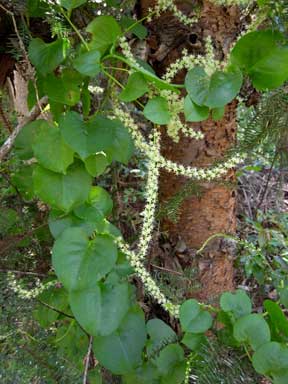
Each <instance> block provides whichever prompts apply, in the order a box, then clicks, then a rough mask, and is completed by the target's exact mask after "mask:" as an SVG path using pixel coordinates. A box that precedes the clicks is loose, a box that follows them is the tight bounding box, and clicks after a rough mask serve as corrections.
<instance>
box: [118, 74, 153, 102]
mask: <svg viewBox="0 0 288 384" xmlns="http://www.w3.org/2000/svg"><path fill="white" fill-rule="evenodd" d="M148 90H149V88H148V85H147V82H146V80H145V78H144V76H143V75H141V73H139V72H135V73H132V75H130V76H129V79H128V82H127V84H126V87H125V88H124V89H123V91H122V92H121V93H120V95H119V99H120V100H122V101H126V102H129V101H133V100H136V99H138V97H141V96H143V95H144V94H145V93H146V92H148Z"/></svg>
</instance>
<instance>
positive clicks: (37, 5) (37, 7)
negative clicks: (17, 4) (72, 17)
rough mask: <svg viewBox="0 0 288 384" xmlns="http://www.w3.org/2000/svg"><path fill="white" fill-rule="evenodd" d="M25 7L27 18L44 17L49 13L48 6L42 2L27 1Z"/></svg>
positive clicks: (36, 0) (38, 0)
mask: <svg viewBox="0 0 288 384" xmlns="http://www.w3.org/2000/svg"><path fill="white" fill-rule="evenodd" d="M25 5H26V7H25V8H26V10H27V13H28V15H29V17H45V15H46V12H47V11H49V4H47V3H45V2H44V1H42V0H27V1H26V4H25Z"/></svg>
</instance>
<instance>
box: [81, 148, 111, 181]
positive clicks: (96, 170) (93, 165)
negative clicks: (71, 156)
mask: <svg viewBox="0 0 288 384" xmlns="http://www.w3.org/2000/svg"><path fill="white" fill-rule="evenodd" d="M110 163H111V161H110V159H109V158H108V156H107V155H106V153H105V152H97V153H95V155H90V156H88V157H87V158H86V159H85V160H84V164H85V168H86V170H87V172H88V173H89V174H90V175H91V176H93V177H97V176H100V175H101V174H102V173H103V172H104V171H105V169H106V168H107V167H108V165H109V164H110Z"/></svg>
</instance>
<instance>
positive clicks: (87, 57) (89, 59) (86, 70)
mask: <svg viewBox="0 0 288 384" xmlns="http://www.w3.org/2000/svg"><path fill="white" fill-rule="evenodd" d="M100 58H101V54H100V52H99V51H96V50H92V51H89V52H85V53H82V54H81V55H80V56H78V57H76V59H74V61H73V66H74V68H76V69H77V71H78V72H80V73H81V74H82V75H85V76H90V77H94V76H96V75H97V74H98V73H99V72H100V70H101V66H100Z"/></svg>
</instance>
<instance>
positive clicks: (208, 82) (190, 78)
mask: <svg viewBox="0 0 288 384" xmlns="http://www.w3.org/2000/svg"><path fill="white" fill-rule="evenodd" d="M242 80H243V79H242V73H241V71H239V70H238V69H236V68H230V70H229V71H227V72H221V71H216V72H214V73H213V74H212V75H211V76H210V77H209V76H208V75H207V74H206V72H205V70H204V69H203V68H202V67H199V66H197V67H194V68H192V69H191V70H190V71H189V72H188V73H187V75H186V78H185V87H186V89H187V92H188V94H189V96H190V98H191V99H192V101H194V103H196V104H197V105H200V106H203V105H205V106H207V107H209V108H220V107H223V106H224V105H226V104H228V103H229V102H230V101H232V100H233V99H234V98H235V97H236V95H237V94H238V92H239V91H240V88H241V85H242Z"/></svg>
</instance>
